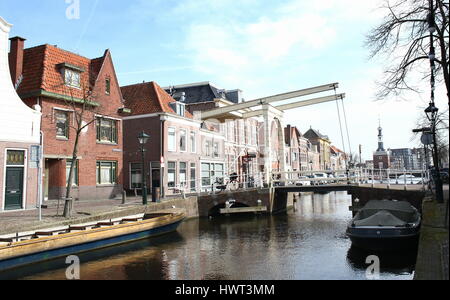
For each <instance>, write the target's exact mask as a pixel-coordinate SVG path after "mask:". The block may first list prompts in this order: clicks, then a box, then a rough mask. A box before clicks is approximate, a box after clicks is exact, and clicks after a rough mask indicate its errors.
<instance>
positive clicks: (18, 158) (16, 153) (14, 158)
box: [6, 150, 25, 166]
mask: <svg viewBox="0 0 450 300" xmlns="http://www.w3.org/2000/svg"><path fill="white" fill-rule="evenodd" d="M6 155H7V158H6V165H7V166H24V165H25V151H20V150H8V152H7V154H6Z"/></svg>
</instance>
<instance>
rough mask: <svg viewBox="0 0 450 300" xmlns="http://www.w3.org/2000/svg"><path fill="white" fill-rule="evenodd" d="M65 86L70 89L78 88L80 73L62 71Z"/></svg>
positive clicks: (68, 70)
mask: <svg viewBox="0 0 450 300" xmlns="http://www.w3.org/2000/svg"><path fill="white" fill-rule="evenodd" d="M64 79H65V84H66V85H67V86H70V87H76V88H80V87H81V85H80V73H79V72H77V71H74V70H70V69H65V70H64Z"/></svg>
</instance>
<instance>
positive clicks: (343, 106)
mask: <svg viewBox="0 0 450 300" xmlns="http://www.w3.org/2000/svg"><path fill="white" fill-rule="evenodd" d="M341 101H342V110H343V111H344V121H345V129H346V131H347V139H348V147H349V151H350V154H352V144H351V143H350V134H349V131H348V123H347V115H346V113H345V104H344V98H341Z"/></svg>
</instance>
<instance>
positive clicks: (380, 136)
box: [377, 119, 385, 152]
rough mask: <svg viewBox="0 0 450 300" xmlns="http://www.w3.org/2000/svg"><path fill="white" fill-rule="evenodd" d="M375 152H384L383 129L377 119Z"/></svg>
mask: <svg viewBox="0 0 450 300" xmlns="http://www.w3.org/2000/svg"><path fill="white" fill-rule="evenodd" d="M377 151H379V152H381V151H385V150H384V143H383V128H382V127H381V119H379V127H378V149H377Z"/></svg>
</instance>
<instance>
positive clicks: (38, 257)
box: [0, 214, 184, 271]
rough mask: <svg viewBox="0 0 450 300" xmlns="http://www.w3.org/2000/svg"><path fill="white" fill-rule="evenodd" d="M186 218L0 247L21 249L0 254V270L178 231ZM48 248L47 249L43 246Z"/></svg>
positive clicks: (181, 217)
mask: <svg viewBox="0 0 450 300" xmlns="http://www.w3.org/2000/svg"><path fill="white" fill-rule="evenodd" d="M183 220H184V214H183V215H179V216H176V217H173V218H169V219H168V218H163V220H162V221H161V224H157V223H158V220H154V221H153V222H148V223H146V222H145V221H143V222H142V223H143V224H139V225H140V226H139V225H135V226H130V227H129V228H127V227H125V228H124V227H122V228H120V229H122V230H121V231H120V233H119V231H118V230H117V229H115V228H109V229H108V228H106V229H104V230H92V231H93V232H80V233H78V234H75V235H72V236H71V237H69V238H71V239H72V240H73V241H71V242H67V241H64V237H62V238H61V239H60V240H59V241H58V238H57V237H56V239H55V240H53V241H49V239H42V241H35V242H33V243H34V245H35V247H31V248H30V247H29V246H30V245H28V244H27V243H24V244H23V245H20V243H19V245H17V246H16V249H0V255H1V254H3V256H4V257H5V256H6V257H7V256H8V253H6V254H5V252H6V250H10V252H11V253H13V252H14V250H22V253H21V255H20V256H15V257H11V258H4V257H0V271H4V270H10V269H13V268H17V267H21V266H25V265H29V264H34V263H39V262H44V261H48V260H52V259H55V258H59V257H66V256H70V255H76V254H79V253H83V252H88V251H93V250H96V249H101V248H106V247H111V246H115V245H120V244H125V243H129V242H132V241H137V240H142V239H147V238H151V237H155V236H159V235H163V234H167V233H170V232H174V231H176V230H177V228H178V226H179V225H180V224H181V223H182V222H183ZM155 222H156V224H155ZM123 229H127V230H123ZM114 231H116V233H115V232H114ZM49 242H52V243H49ZM21 246H22V247H25V246H28V247H27V248H28V249H20V247H21ZM33 248H34V249H33ZM45 248H46V250H42V249H45ZM2 250H5V251H3V252H4V253H2ZM27 252H28V253H27Z"/></svg>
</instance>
